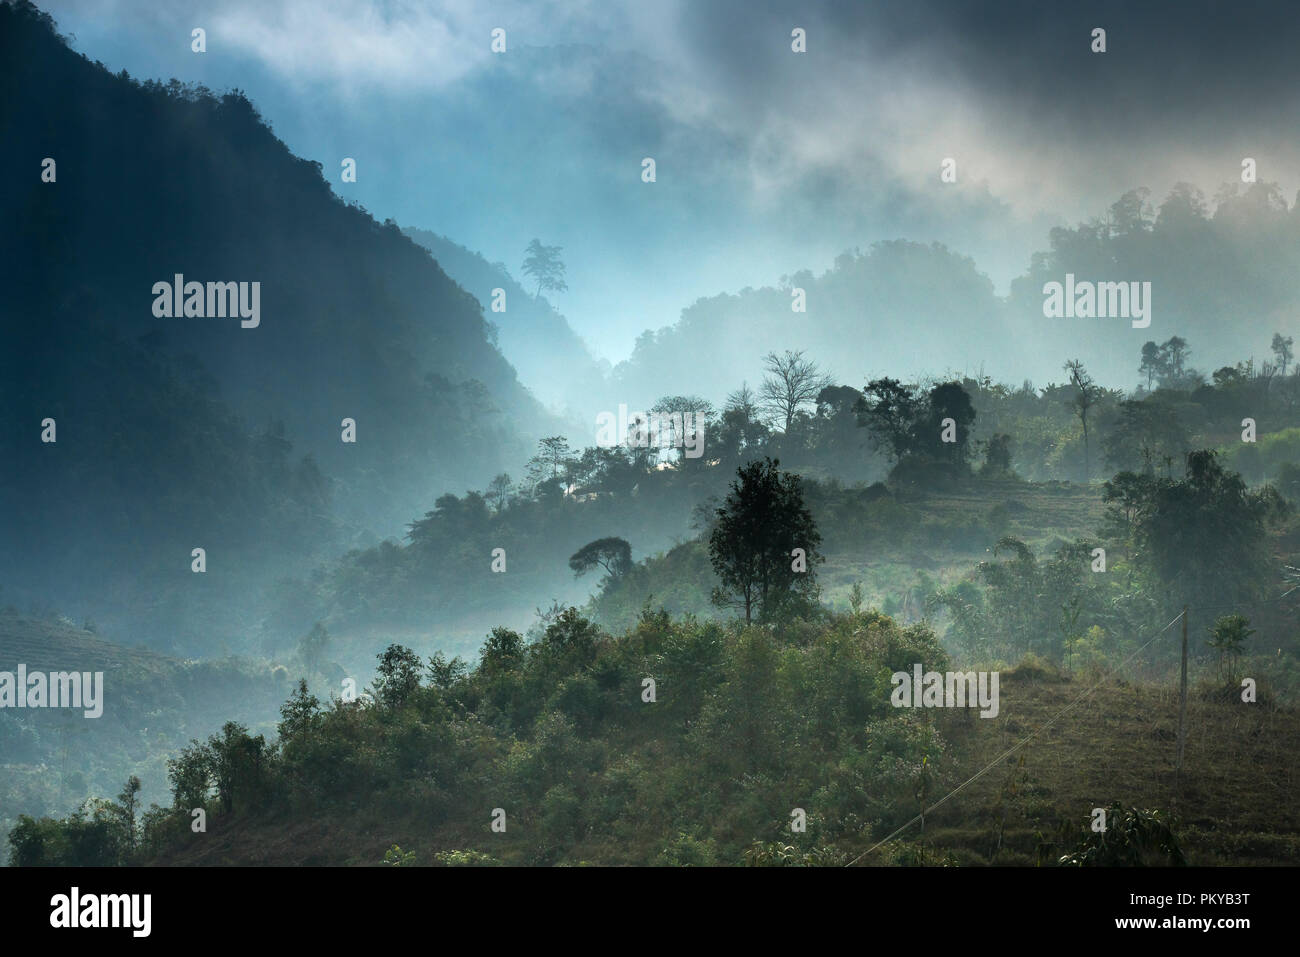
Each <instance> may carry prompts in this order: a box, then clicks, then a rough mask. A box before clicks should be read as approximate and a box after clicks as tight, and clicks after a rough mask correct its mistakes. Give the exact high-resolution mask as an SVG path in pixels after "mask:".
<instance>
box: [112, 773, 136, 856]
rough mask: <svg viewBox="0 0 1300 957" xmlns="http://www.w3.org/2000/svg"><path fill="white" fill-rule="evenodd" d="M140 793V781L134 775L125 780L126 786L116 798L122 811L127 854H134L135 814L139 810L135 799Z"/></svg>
mask: <svg viewBox="0 0 1300 957" xmlns="http://www.w3.org/2000/svg"><path fill="white" fill-rule="evenodd" d="M139 793H140V779H139V778H138V777H136V776H135V775H134V774H133V775H131V776H130V777H129V778H127V779H126V784H125V785H123V787H122V793H121V794H119V795H118V796H117V803H118V806H119V807H120V808H121V811H122V830H123V831H125V832H126V850H127V853H128V854H131V853H134V852H135V842H136V837H137V834H136V823H135V818H136V812H137V811H138V810H139V808H140V802H139V799H138V798H137V797H136V795H137V794H139Z"/></svg>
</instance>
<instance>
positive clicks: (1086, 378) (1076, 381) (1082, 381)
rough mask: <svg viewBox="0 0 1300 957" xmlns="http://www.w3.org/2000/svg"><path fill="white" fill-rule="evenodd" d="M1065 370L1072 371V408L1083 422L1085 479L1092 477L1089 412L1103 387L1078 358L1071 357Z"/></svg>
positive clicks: (1098, 398)
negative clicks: (1095, 380)
mask: <svg viewBox="0 0 1300 957" xmlns="http://www.w3.org/2000/svg"><path fill="white" fill-rule="evenodd" d="M1065 371H1066V372H1068V373H1070V382H1071V383H1072V384H1073V385H1074V390H1075V391H1074V398H1072V399H1070V401H1069V405H1070V408H1072V409H1073V410H1074V414H1075V415H1077V416H1078V417H1079V421H1080V422H1081V423H1082V424H1083V480H1084V481H1085V482H1087V481H1089V480H1090V479H1091V477H1092V471H1091V462H1090V458H1091V456H1090V453H1089V446H1088V442H1089V440H1088V412H1089V411H1090V410H1091V409H1092V407H1093V406H1095V405H1096V404H1097V403H1098V402H1100V401H1101V394H1102V388H1101V386H1099V385H1097V383H1096V382H1094V381H1093V379H1092V376H1090V375H1089V374H1088V370H1087V369H1085V368H1084V367H1083V363H1082V362H1080V361H1079V360H1078V359H1071V360H1070V361H1069V362H1067V363H1066V364H1065Z"/></svg>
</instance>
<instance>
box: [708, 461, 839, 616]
mask: <svg viewBox="0 0 1300 957" xmlns="http://www.w3.org/2000/svg"><path fill="white" fill-rule="evenodd" d="M779 466H780V462H778V461H774V460H773V459H770V458H764V459H762V460H761V461H756V462H751V463H749V464H748V465H744V466H742V467H741V468H740V469H739V470H737V479H736V480H735V481H733V482H732V483H731V492H730V493H729V494H728V495H727V498H726V501H725V502H724V503H723V505H722V507H721V508H719V509H717V513H716V514H717V522H716V524H715V525H714V527H713V531H712V533H711V534H710V536H709V559H710V560H711V561H712V563H713V569H714V571H715V572H716V573H717V575H718V578H719V579H720V580H721V582H722V585H721V587H719V588H715V589H714V590H713V603H714V604H715V605H718V606H719V607H726V606H730V607H735V608H743V609H744V612H745V621H746V622H747V623H748V622H751V621H753V620H754V618H755V616H756V615H757V617H758V618H759V619H760V620H765V621H767V620H772V619H774V618H777V617H778V616H781V615H784V614H786V613H793V614H798V613H806V612H807V611H809V610H810V608H811V606H812V605H813V603H814V602H815V600H816V596H817V586H816V577H815V566H816V565H817V564H818V563H820V562H821V560H822V559H821V556H820V555H819V554H818V552H817V546H819V545H820V544H821V534H820V533H819V532H818V531H817V526H816V523H814V521H813V517H812V513H811V512H810V511H809V510H808V508H807V507H806V506H805V505H804V500H803V485H802V482H801V480H800V479H799V476H797V475H794V474H793V473H789V472H785V473H783V472H781V471H779ZM797 548H798V549H803V553H804V566H803V567H804V568H805V570H803V571H797V570H795V567H794V566H795V563H796V559H795V557H794V556H793V555H792V554H791V553H792V552H793V551H794V550H795V549H797Z"/></svg>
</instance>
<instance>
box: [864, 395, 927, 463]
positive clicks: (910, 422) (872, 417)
mask: <svg viewBox="0 0 1300 957" xmlns="http://www.w3.org/2000/svg"><path fill="white" fill-rule="evenodd" d="M863 392H864V394H865V396H866V400H865V401H864V403H863V405H862V409H861V413H860V415H859V419H860V421H861V422H862V424H863V425H864V426H866V428H867V430H868V431H869V432H870V434H871V439H872V442H873V443H874V444H875V446H876V448H877V449H883V450H884V451H885V452H886V453H887V454H888V455H889V456H890V457H891V458H892V459H893V460H894V461H895V462H897V461H900V460H901V459H902V458H903V457H904V456H905V455H907V454H908V453H909V452H911V451H912V449H913V447H914V443H915V432H914V428H913V426H914V423H915V422H916V418H917V413H918V412H919V411H920V407H921V400H920V399H919V398H918V396H917V394H916V389H915V388H914V387H912V386H909V385H904V384H903V383H901V382H899V381H898V380H897V379H888V378H885V379H873V380H872V381H870V382H868V383H867V387H866V388H865V389H864V390H863Z"/></svg>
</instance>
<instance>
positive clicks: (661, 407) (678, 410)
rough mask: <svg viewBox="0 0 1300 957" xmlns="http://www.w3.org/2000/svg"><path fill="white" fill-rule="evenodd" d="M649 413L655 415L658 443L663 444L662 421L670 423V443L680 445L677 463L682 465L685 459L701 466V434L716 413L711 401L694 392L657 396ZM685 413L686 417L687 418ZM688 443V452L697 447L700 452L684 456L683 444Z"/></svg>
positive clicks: (702, 458)
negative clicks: (671, 436)
mask: <svg viewBox="0 0 1300 957" xmlns="http://www.w3.org/2000/svg"><path fill="white" fill-rule="evenodd" d="M650 412H651V414H652V415H655V416H658V417H659V426H658V428H659V431H660V437H659V446H660V447H663V443H664V440H663V438H662V434H663V427H664V425H665V421H666V422H667V423H670V424H671V429H672V431H673V433H674V434H673V438H672V441H673V444H674V445H676V446H679V447H681V455H680V457H679V459H678V465H679V466H682V465H685V464H686V463H687V462H694V463H696V465H697V467H698V466H703V464H704V462H705V459H704V456H703V454H702V453H703V450H704V445H703V443H704V433H705V431H706V430H710V429H711V428H712V426H713V422H714V419H715V418H716V417H717V412H716V411H715V410H714V408H713V403H712V402H710V401H709V400H708V399H702V398H700V397H699V396H698V395H666V396H664V397H663V398H661V399H660V400H659V401H658V402H656V403H655V404H654V406H653V407H652V408H651V409H650ZM688 416H689V418H687V417H688ZM688 444H689V445H690V446H691V448H692V451H694V450H695V449H697V448H698V449H699V450H700V452H701V454H700V455H696V456H693V457H692V458H690V459H688V458H687V457H686V448H685V447H686V445H688Z"/></svg>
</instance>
